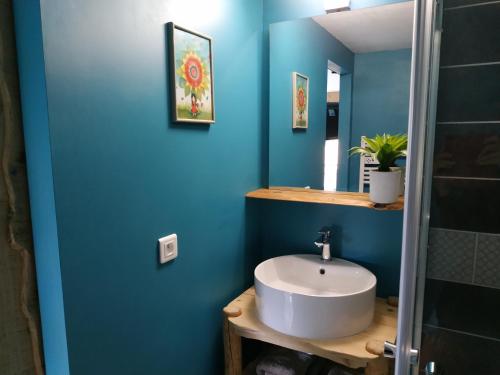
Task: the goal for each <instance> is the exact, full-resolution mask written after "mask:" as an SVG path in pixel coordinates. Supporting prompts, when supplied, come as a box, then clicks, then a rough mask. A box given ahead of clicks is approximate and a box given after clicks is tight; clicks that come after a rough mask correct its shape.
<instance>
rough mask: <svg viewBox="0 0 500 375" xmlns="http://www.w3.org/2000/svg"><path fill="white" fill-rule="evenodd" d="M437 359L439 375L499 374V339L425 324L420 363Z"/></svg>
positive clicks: (422, 364) (423, 363)
mask: <svg viewBox="0 0 500 375" xmlns="http://www.w3.org/2000/svg"><path fill="white" fill-rule="evenodd" d="M429 361H434V362H436V365H437V370H438V374H439V375H498V374H499V373H500V341H496V340H488V339H483V338H480V337H476V336H470V335H464V334H460V333H456V332H449V331H445V330H442V329H439V328H431V327H424V329H423V332H422V350H421V353H420V366H421V368H423V367H425V364H426V363H428V362H429Z"/></svg>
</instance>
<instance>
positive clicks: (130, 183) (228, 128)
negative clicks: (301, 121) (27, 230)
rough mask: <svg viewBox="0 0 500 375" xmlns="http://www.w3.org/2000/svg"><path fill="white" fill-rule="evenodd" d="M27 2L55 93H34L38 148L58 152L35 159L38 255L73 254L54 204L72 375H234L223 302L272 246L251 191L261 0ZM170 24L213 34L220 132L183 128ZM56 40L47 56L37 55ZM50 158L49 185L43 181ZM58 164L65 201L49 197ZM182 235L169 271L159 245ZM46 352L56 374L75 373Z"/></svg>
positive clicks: (32, 144) (57, 181)
mask: <svg viewBox="0 0 500 375" xmlns="http://www.w3.org/2000/svg"><path fill="white" fill-rule="evenodd" d="M25 2H26V0H19V1H18V2H17V4H16V20H17V23H18V29H23V28H27V27H28V26H29V22H32V21H33V19H35V20H36V19H38V20H39V19H40V17H41V21H42V25H43V30H42V32H43V35H41V33H40V30H34V29H31V30H30V32H32V35H31V36H32V38H29V37H28V36H26V37H25V38H21V40H19V44H20V55H19V58H20V62H21V66H22V67H23V66H24V67H25V69H23V68H22V69H21V76H22V91H23V93H29V92H31V90H33V86H32V85H33V82H32V81H31V80H30V76H29V73H30V71H31V70H30V69H33V68H35V69H38V70H40V72H41V75H43V69H45V73H46V75H45V78H46V90H47V96H46V98H44V97H41V96H40V97H38V98H34V100H36V101H37V104H40V105H42V106H43V105H45V109H46V110H47V113H46V116H45V114H43V113H42V114H38V113H35V112H31V111H32V109H31V108H32V107H27V106H26V104H29V103H28V102H27V100H28V99H27V98H26V97H25V96H23V109H24V112H25V114H27V113H29V114H30V116H25V118H24V119H25V124H26V126H27V129H28V131H27V132H26V142H27V149H28V152H30V151H31V150H34V149H36V148H37V147H41V148H43V149H44V150H45V151H46V152H47V154H45V155H44V159H43V160H42V159H40V160H38V161H34V160H33V158H30V163H29V168H30V183H31V186H30V188H31V197H32V209H33V214H34V215H33V219H34V231H35V241H36V252H37V261H38V260H39V259H40V258H41V257H43V256H51V257H52V258H51V259H52V260H53V262H55V263H57V262H59V258H58V257H57V254H56V253H51V254H48V253H46V252H45V247H44V246H43V245H44V241H42V240H41V237H42V235H43V233H44V230H45V228H44V226H43V225H42V224H43V220H44V219H45V216H44V212H45V211H46V210H47V213H48V215H49V216H48V217H49V219H52V216H51V211H50V210H52V212H53V207H54V202H55V214H57V231H58V233H59V237H58V238H57V237H55V236H52V237H51V238H49V239H48V240H47V241H48V242H50V243H49V244H48V247H50V246H53V247H54V248H53V251H55V250H56V249H57V246H58V247H59V253H60V272H61V278H62V290H63V294H64V313H65V319H66V336H67V343H68V352H69V367H70V371H71V375H89V374H109V375H112V374H120V375H126V374H134V375H137V374H148V375H155V374H158V375H159V374H186V375H188V374H193V375H195V374H196V375H198V374H220V373H222V361H223V355H222V337H221V308H222V307H223V306H224V305H225V304H226V303H227V302H228V301H229V300H230V299H231V298H233V297H235V296H236V295H237V294H239V293H240V292H241V291H242V290H243V288H245V287H247V286H248V285H250V283H251V280H252V270H253V267H254V265H255V262H256V260H257V255H258V254H259V248H258V246H257V244H256V241H257V237H258V236H257V234H256V231H255V228H254V227H253V223H255V222H256V218H255V216H256V213H255V212H253V211H252V207H247V205H246V202H245V199H244V198H243V197H244V194H245V193H246V192H247V191H250V190H253V189H255V188H257V187H258V186H259V185H260V165H259V154H260V140H261V138H260V132H261V128H260V124H261V117H260V116H261V99H260V97H261V89H262V86H261V75H262V72H261V69H262V18H263V13H262V2H261V1H247V0H219V1H211V2H206V1H198V2H184V3H181V2H179V1H174V0H171V1H162V2H158V1H154V0H144V1H141V2H137V1H133V0H126V1H124V0H108V1H104V2H103V1H100V0H94V1H89V0H86V1H72V2H68V1H66V0H46V1H43V2H41V15H40V14H38V13H37V12H35V14H32V12H31V10H30V9H29V7H28V6H27V5H26V4H25ZM207 3H209V4H207ZM29 4H30V5H33V4H36V2H34V1H32V0H31V2H30V3H29ZM169 21H175V22H178V23H179V24H182V25H184V26H186V27H188V28H189V27H192V28H195V29H198V30H199V31H201V32H203V33H205V34H208V35H211V36H212V37H213V38H214V56H215V60H214V64H215V67H214V69H215V77H216V83H215V105H216V111H217V122H216V124H214V125H213V126H211V127H209V126H186V125H174V124H171V123H170V122H169V106H168V103H169V101H168V98H169V97H168V90H167V87H168V85H167V83H168V82H167V58H166V55H167V54H166V51H167V48H166V47H167V44H166V38H165V23H167V22H169ZM42 36H43V42H44V46H43V47H44V56H42V55H41V53H42V51H38V50H34V51H30V49H31V48H32V47H33V46H40V45H41V43H37V44H36V45H35V43H36V42H38V40H41V38H42ZM36 52H38V54H37V58H40V60H36V61H34V60H30V58H31V56H33V55H32V54H35V53H36ZM43 57H45V66H43ZM40 90H41V91H43V89H42V88H41V89H40ZM45 99H46V100H45ZM47 103H48V107H47ZM33 111H34V109H33ZM31 115H33V116H31ZM41 119H44V120H45V121H47V119H48V126H46V127H45V129H46V130H48V131H47V133H43V134H42V135H41V136H39V135H40V134H38V133H36V132H32V131H30V129H35V128H36V127H37V126H40V127H41V126H43V124H38V121H40V120H41ZM49 134H50V139H49V138H48V136H49ZM50 160H52V164H51V161H50ZM40 166H42V167H43V168H46V169H45V170H46V171H47V173H49V175H45V174H44V176H45V177H46V180H45V181H42V179H41V178H39V179H32V178H31V177H32V175H33V173H36V172H35V169H37V168H39V167H40ZM49 167H52V172H53V184H54V194H53V198H54V201H53V200H52V199H47V200H46V201H45V202H43V201H41V199H40V198H41V197H38V195H37V194H38V191H39V188H43V184H44V183H47V184H49V182H52V178H51V177H52V176H50V171H49V169H48V168H49ZM42 177H43V176H42ZM49 193H50V192H49ZM33 203H34V204H33ZM51 222H53V221H51ZM51 230H52V228H51ZM54 232H55V228H54V229H53V230H52V231H51V232H50V233H54ZM173 232H175V233H177V234H178V236H179V257H178V259H177V260H175V261H174V262H173V263H171V264H167V265H164V266H160V265H159V264H158V261H157V258H158V257H157V250H156V240H157V238H159V237H161V236H163V235H165V234H168V233H173ZM38 265H39V272H42V273H43V274H44V273H45V268H44V267H43V265H42V264H41V263H40V262H39V263H38ZM57 271H58V270H57ZM57 275H58V273H57V272H54V274H53V276H54V282H55V283H56V282H57ZM56 285H57V284H56ZM40 286H41V293H44V291H48V290H49V288H48V287H47V286H46V285H45V284H40ZM53 293H57V290H55V291H54V292H53ZM41 298H42V299H44V298H45V296H44V295H41ZM59 302H62V299H61V298H59ZM42 304H43V301H42ZM42 313H43V319H44V333H45V337H47V338H50V337H52V336H51V335H52V334H53V332H52V331H51V330H50V329H47V328H50V327H51V326H50V325H48V323H47V322H48V321H49V320H50V319H51V317H50V315H49V314H50V310H45V311H42ZM58 318H59V319H60V318H61V316H60V315H59V316H58ZM63 344H64V342H61V345H63ZM45 349H46V354H47V353H48V351H50V350H51V347H50V345H49V344H47V342H46V348H45ZM60 355H61V356H62V358H63V359H64V352H63V351H61V352H60ZM46 359H47V361H48V363H47V369H48V370H49V371H48V372H47V374H48V375H63V374H68V371H67V369H66V370H62V367H55V366H52V361H54V360H55V359H54V358H53V357H50V356H47V357H46ZM57 369H60V371H58V370H57Z"/></svg>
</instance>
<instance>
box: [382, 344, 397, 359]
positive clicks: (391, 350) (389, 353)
mask: <svg viewBox="0 0 500 375" xmlns="http://www.w3.org/2000/svg"><path fill="white" fill-rule="evenodd" d="M384 357H385V358H396V344H393V343H391V342H388V341H385V342H384Z"/></svg>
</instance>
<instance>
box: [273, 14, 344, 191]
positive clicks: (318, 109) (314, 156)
mask: <svg viewBox="0 0 500 375" xmlns="http://www.w3.org/2000/svg"><path fill="white" fill-rule="evenodd" d="M269 34H270V59H269V72H270V84H269V108H270V111H269V124H270V125H269V185H270V186H302V187H303V186H311V187H312V188H315V189H323V175H324V171H323V164H324V162H323V161H324V147H323V146H321V145H323V144H324V141H325V132H326V127H325V111H326V84H327V67H328V60H330V61H332V62H334V63H336V64H337V65H339V66H340V67H341V68H342V70H341V71H340V72H339V73H342V74H345V73H350V72H352V70H353V65H354V54H353V53H352V52H351V51H350V50H349V49H347V48H346V47H345V46H344V45H343V44H342V43H340V42H339V41H338V40H337V39H335V38H334V37H333V36H332V35H331V34H330V33H328V32H327V31H326V30H325V29H323V28H322V27H321V26H320V25H318V24H317V23H316V22H314V21H313V20H312V19H302V20H295V21H288V22H279V23H275V24H272V25H271V26H270V31H269ZM312 45H315V46H319V48H315V49H314V51H311V53H309V52H308V51H310V48H311V46H312ZM292 72H299V73H301V74H304V75H306V76H308V77H309V128H308V129H307V130H304V129H292V97H291V94H290V93H291V92H292ZM346 99H347V96H346ZM342 100H344V98H343V99H342Z"/></svg>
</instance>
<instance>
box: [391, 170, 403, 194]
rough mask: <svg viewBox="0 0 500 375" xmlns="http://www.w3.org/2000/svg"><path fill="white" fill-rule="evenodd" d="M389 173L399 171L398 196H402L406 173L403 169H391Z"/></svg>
mask: <svg viewBox="0 0 500 375" xmlns="http://www.w3.org/2000/svg"><path fill="white" fill-rule="evenodd" d="M391 171H401V184H400V186H399V194H398V195H404V193H405V172H406V168H405V167H391Z"/></svg>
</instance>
